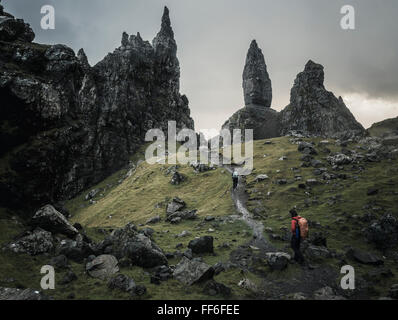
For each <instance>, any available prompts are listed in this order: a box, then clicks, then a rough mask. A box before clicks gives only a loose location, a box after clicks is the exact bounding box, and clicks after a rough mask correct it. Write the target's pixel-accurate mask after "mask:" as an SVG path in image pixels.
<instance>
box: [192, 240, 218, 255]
mask: <svg viewBox="0 0 398 320" xmlns="http://www.w3.org/2000/svg"><path fill="white" fill-rule="evenodd" d="M188 248H190V249H192V252H193V253H197V254H199V253H213V252H214V248H213V237H211V236H204V237H200V238H196V239H194V240H191V241H190V242H189V244H188Z"/></svg>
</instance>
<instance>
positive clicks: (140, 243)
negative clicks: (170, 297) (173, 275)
mask: <svg viewBox="0 0 398 320" xmlns="http://www.w3.org/2000/svg"><path fill="white" fill-rule="evenodd" d="M105 241H106V242H107V243H108V244H109V245H108V246H109V247H110V252H111V253H112V254H114V255H115V256H116V257H117V258H118V259H121V258H123V257H127V258H129V259H130V260H131V263H132V264H133V265H137V266H140V267H143V268H152V267H156V266H159V265H167V263H168V262H167V258H166V256H165V255H164V253H163V251H162V249H160V248H159V247H158V246H157V245H156V244H155V243H154V242H153V241H152V240H151V239H150V238H148V237H147V236H145V235H144V234H141V233H139V232H138V231H137V228H136V227H135V225H133V224H132V223H129V224H127V225H126V226H125V227H123V228H120V229H116V230H114V231H113V232H112V233H111V235H109V236H108V237H107V238H106V239H105Z"/></svg>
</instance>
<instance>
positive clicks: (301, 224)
mask: <svg viewBox="0 0 398 320" xmlns="http://www.w3.org/2000/svg"><path fill="white" fill-rule="evenodd" d="M289 213H290V215H291V217H292V223H291V231H292V240H291V247H292V249H293V251H294V260H295V261H297V262H298V263H299V264H303V263H304V257H303V255H302V253H301V251H300V244H301V241H302V240H305V239H306V238H307V237H308V222H307V220H306V219H305V218H303V217H300V216H299V215H298V213H297V211H296V209H291V210H290V211H289Z"/></svg>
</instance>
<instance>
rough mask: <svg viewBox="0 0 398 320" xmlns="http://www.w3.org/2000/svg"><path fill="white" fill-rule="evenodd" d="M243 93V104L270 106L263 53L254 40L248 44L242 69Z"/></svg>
mask: <svg viewBox="0 0 398 320" xmlns="http://www.w3.org/2000/svg"><path fill="white" fill-rule="evenodd" d="M243 94H244V99H245V105H246V106H247V105H260V106H264V107H266V108H269V107H271V101H272V86H271V80H270V78H269V76H268V72H267V66H266V64H265V60H264V55H263V53H262V51H261V49H260V48H259V47H258V45H257V42H256V40H253V41H252V42H251V44H250V48H249V51H248V52H247V56H246V64H245V68H244V70H243Z"/></svg>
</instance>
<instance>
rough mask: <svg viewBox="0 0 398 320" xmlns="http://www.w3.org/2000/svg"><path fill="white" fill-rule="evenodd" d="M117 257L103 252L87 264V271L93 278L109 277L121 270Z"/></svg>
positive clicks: (103, 278) (104, 278)
mask: <svg viewBox="0 0 398 320" xmlns="http://www.w3.org/2000/svg"><path fill="white" fill-rule="evenodd" d="M117 264H118V261H117V259H116V258H115V257H114V256H112V255H109V254H103V255H100V256H98V257H97V258H95V259H94V260H93V261H91V262H89V263H87V264H86V271H87V272H88V274H89V275H90V276H92V277H93V278H98V279H101V280H107V279H109V278H110V277H111V276H112V275H113V274H115V273H117V272H119V267H118V266H117Z"/></svg>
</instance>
